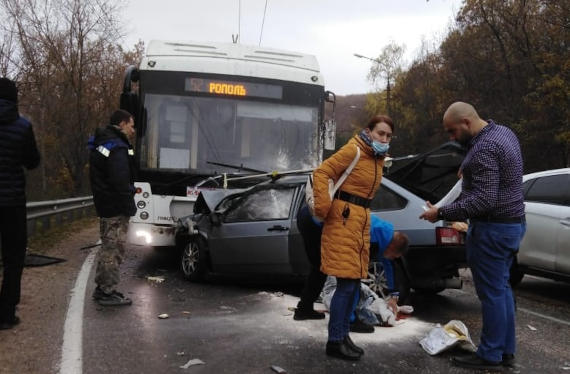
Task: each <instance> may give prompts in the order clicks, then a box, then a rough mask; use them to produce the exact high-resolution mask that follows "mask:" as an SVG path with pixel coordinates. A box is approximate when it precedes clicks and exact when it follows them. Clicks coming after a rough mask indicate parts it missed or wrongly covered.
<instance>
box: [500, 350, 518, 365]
mask: <svg viewBox="0 0 570 374" xmlns="http://www.w3.org/2000/svg"><path fill="white" fill-rule="evenodd" d="M501 365H503V366H506V367H514V366H515V355H514V354H512V353H503V361H501Z"/></svg>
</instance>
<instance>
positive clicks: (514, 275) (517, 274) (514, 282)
mask: <svg viewBox="0 0 570 374" xmlns="http://www.w3.org/2000/svg"><path fill="white" fill-rule="evenodd" d="M523 277H524V272H523V271H522V270H521V268H520V266H519V263H518V261H517V258H516V257H515V258H514V259H513V264H512V265H511V271H510V276H509V283H510V284H511V288H515V287H516V286H518V285H519V284H520V283H521V281H522V279H523Z"/></svg>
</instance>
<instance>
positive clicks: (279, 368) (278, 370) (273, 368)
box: [271, 365, 287, 374]
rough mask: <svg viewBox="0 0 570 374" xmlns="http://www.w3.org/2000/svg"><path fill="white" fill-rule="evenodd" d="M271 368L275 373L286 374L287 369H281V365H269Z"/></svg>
mask: <svg viewBox="0 0 570 374" xmlns="http://www.w3.org/2000/svg"><path fill="white" fill-rule="evenodd" d="M271 370H273V371H274V372H276V373H277V374H287V370H285V369H283V368H282V367H279V366H276V365H271Z"/></svg>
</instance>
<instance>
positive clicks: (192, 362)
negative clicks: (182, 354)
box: [180, 358, 206, 369]
mask: <svg viewBox="0 0 570 374" xmlns="http://www.w3.org/2000/svg"><path fill="white" fill-rule="evenodd" d="M205 364H206V363H205V362H204V361H202V360H200V359H199V358H193V359H191V360H190V361H188V362H187V363H185V364H184V365H182V366H180V369H188V368H189V367H190V366H194V365H205Z"/></svg>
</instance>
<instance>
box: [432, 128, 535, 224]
mask: <svg viewBox="0 0 570 374" xmlns="http://www.w3.org/2000/svg"><path fill="white" fill-rule="evenodd" d="M461 172H462V174H463V185H462V191H461V195H459V197H458V198H457V200H455V201H454V202H453V203H451V204H449V205H445V206H443V207H441V208H440V212H441V213H440V214H441V215H442V216H443V218H444V219H446V220H448V221H464V220H466V219H468V218H482V217H495V218H511V217H521V216H524V198H523V192H522V175H523V161H522V155H521V149H520V145H519V141H518V139H517V137H516V135H515V134H514V133H513V132H512V131H511V130H510V129H509V128H507V127H505V126H500V125H497V124H496V123H494V122H493V121H489V124H488V125H487V126H485V127H483V129H481V131H480V132H479V134H477V135H476V136H475V137H474V138H473V139H471V141H470V142H469V152H468V153H467V155H466V156H465V160H463V163H462V164H461Z"/></svg>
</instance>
